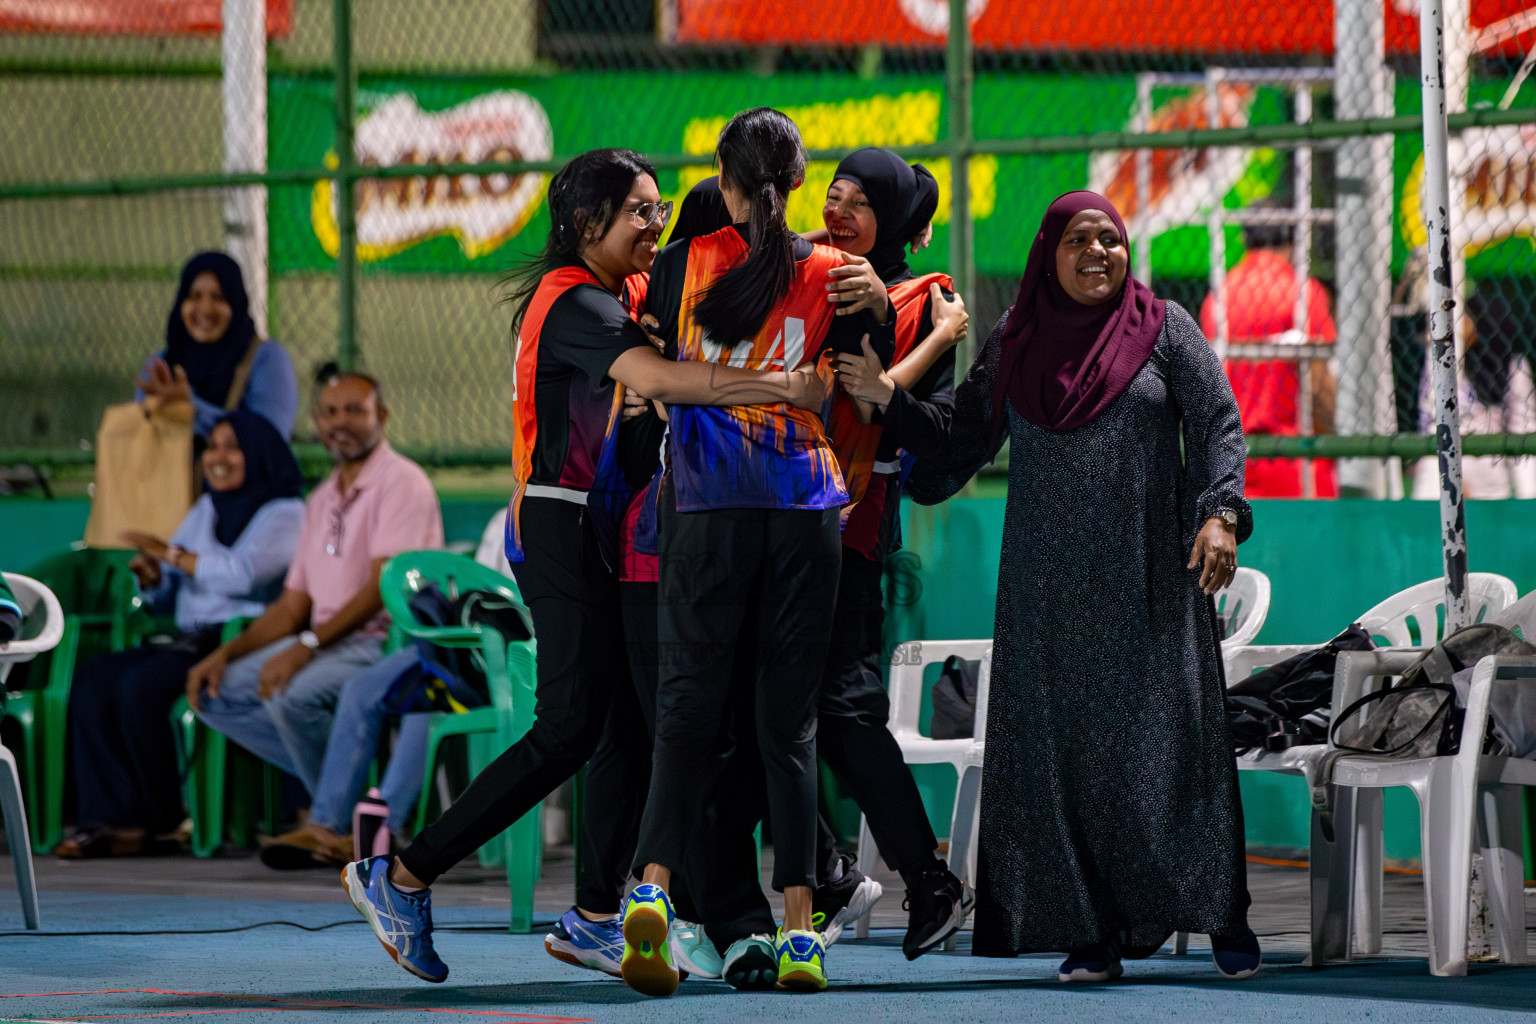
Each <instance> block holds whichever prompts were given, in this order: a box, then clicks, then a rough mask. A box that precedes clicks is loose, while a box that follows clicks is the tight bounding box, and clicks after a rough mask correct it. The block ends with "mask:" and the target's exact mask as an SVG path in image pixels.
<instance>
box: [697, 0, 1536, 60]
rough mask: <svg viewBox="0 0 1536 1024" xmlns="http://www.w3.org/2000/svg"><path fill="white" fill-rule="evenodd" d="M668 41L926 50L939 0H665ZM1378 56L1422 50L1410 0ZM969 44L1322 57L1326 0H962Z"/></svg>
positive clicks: (1490, 2) (1326, 47) (1511, 17)
mask: <svg viewBox="0 0 1536 1024" xmlns="http://www.w3.org/2000/svg"><path fill="white" fill-rule="evenodd" d="M674 2H675V3H676V5H677V7H676V14H677V33H676V41H677V42H681V43H705V44H717V45H719V44H726V45H731V44H738V43H747V44H768V45H780V46H866V45H871V44H876V45H881V46H910V47H925V46H926V47H931V46H935V45H938V44H940V43H942V42H943V40H944V37H945V36H946V35H947V34H948V30H949V2H948V0H838V2H837V3H835V4H825V5H821V4H815V5H812V4H807V3H805V0H674ZM1384 3H1385V5H1386V17H1387V24H1386V29H1387V39H1386V42H1387V52H1388V53H1414V52H1417V50H1418V48H1419V15H1418V3H1417V0H1384ZM1471 9H1472V17H1471V22H1472V30H1473V31H1472V35H1473V46H1474V48H1475V49H1477V50H1478V51H1480V52H1483V53H1494V54H1504V55H1511V56H1520V55H1523V54H1524V53H1525V51H1526V49H1528V48H1529V47H1530V45H1531V43H1532V42H1533V40H1536V6H1532V4H1531V0H1471ZM966 10H967V11H968V13H969V14H970V19H971V31H972V33H973V35H974V38H975V42H976V46H977V47H978V48H980V49H985V50H1017V51H1032V52H1058V53H1074V52H1076V53H1083V52H1117V53H1201V54H1211V55H1221V54H1235V53H1248V54H1256V53H1262V54H1296V55H1304V54H1327V53H1332V52H1333V3H1332V2H1331V0H1223V2H1220V3H1211V2H1210V0H1171V2H1167V3H1153V2H1149V0H1100V2H1099V3H1096V4H1092V5H1089V6H1088V7H1085V6H1084V5H1083V4H1082V3H1080V2H1079V0H967V3H966Z"/></svg>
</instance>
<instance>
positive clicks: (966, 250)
mask: <svg viewBox="0 0 1536 1024" xmlns="http://www.w3.org/2000/svg"><path fill="white" fill-rule="evenodd" d="M973 57H974V55H973V54H972V52H971V23H970V19H969V18H967V17H966V11H965V0H949V42H948V46H947V48H946V50H945V54H944V92H945V99H946V101H947V102H948V105H949V140H948V141H949V276H950V277H952V278H954V281H955V290H956V291H958V292H960V294H961V295H963V296H965V298H966V300H967V301H969V302H970V304H971V306H972V308H975V305H976V296H975V294H974V292H973V290H972V288H973V285H974V284H975V281H976V269H975V268H976V257H975V234H974V225H973V224H972V223H971V144H972V141H973V140H972V138H971V89H972V87H973V85H974V84H975V78H976V69H975V64H974V60H973ZM983 329H985V328H983ZM960 345H961V350H960V352H959V353H957V356H958V359H959V363H960V365H961V366H963V367H968V366H970V365H971V358H972V355H973V353H974V352H975V351H976V348H977V344H976V332H975V331H972V332H970V334H968V335H967V336H966V338H965V339H963V340H962V341H961V342H960Z"/></svg>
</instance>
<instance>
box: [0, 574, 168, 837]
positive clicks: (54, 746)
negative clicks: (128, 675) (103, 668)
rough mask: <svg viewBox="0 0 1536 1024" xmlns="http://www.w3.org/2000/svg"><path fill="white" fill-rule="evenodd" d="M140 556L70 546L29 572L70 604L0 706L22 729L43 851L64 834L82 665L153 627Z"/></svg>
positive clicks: (31, 819)
mask: <svg viewBox="0 0 1536 1024" xmlns="http://www.w3.org/2000/svg"><path fill="white" fill-rule="evenodd" d="M133 554H134V552H132V551H116V550H106V549H100V548H82V549H80V550H71V551H63V552H59V553H58V554H54V555H50V556H48V557H47V558H44V559H43V560H42V561H40V562H38V563H37V564H35V565H33V566H31V567H30V568H28V569H27V570H26V571H25V572H24V573H23V575H26V576H30V577H32V578H33V579H35V580H37V581H38V582H40V583H42V584H43V585H44V586H46V587H48V589H49V590H52V591H53V592H54V594H55V595H57V596H58V599H59V604H60V605H61V606H62V607H63V609H64V636H63V638H62V639H61V640H60V641H59V645H58V646H57V647H55V648H54V649H53V650H52V651H49V652H48V653H46V654H41V655H39V656H38V657H37V658H35V659H34V660H33V661H31V662H28V663H26V664H24V665H18V666H17V667H16V670H15V671H14V672H13V673H12V674H11V678H10V681H9V683H8V687H9V691H10V692H9V694H8V695H7V699H6V701H5V704H4V708H3V710H0V719H10V720H12V721H14V722H15V723H16V725H17V727H18V729H19V731H20V734H21V749H20V750H19V751H17V753H18V755H19V756H18V757H17V761H18V763H19V764H20V766H21V773H22V778H23V781H24V785H25V790H26V805H27V818H28V820H27V827H28V830H29V831H30V832H31V836H32V852H33V853H35V854H45V853H48V852H49V851H50V850H52V849H53V848H54V847H55V846H57V845H58V843H59V840H60V839H62V838H64V773H65V763H64V752H65V748H66V742H67V739H68V735H69V690H70V685H71V683H72V681H73V679H74V675H75V666H76V665H77V664H79V662H80V661H83V660H84V659H86V658H88V657H93V656H95V655H97V654H104V653H107V652H109V651H121V650H124V649H125V648H127V647H128V646H130V645H131V644H134V643H137V642H138V641H139V639H140V637H141V636H142V634H143V633H144V632H145V631H146V630H147V629H148V628H149V626H150V624H151V620H150V619H149V616H148V615H147V614H146V613H145V612H144V611H143V606H142V602H141V601H140V600H139V596H138V591H137V589H136V588H135V586H134V580H133V574H132V573H131V572H129V571H128V560H129V559H130V558H132V557H133Z"/></svg>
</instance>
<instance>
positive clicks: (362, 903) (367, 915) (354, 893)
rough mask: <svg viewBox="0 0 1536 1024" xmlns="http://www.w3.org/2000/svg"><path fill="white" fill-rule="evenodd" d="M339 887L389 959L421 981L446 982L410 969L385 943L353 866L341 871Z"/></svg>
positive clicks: (364, 889) (443, 977)
mask: <svg viewBox="0 0 1536 1024" xmlns="http://www.w3.org/2000/svg"><path fill="white" fill-rule="evenodd" d="M341 885H342V888H344V889H346V890H347V899H348V900H350V901H351V902H352V906H354V907H355V908H357V912H358V913H359V914H362V915H363V920H365V921H367V922H368V927H369V928H372V929H373V937H374V938H376V939H378V940H379V945H381V946H383V947H384V952H386V953H388V954H389V958H390V959H391V960H393V961H394V962H395V963H397V964H399V965H400V966H401V967H404V968H405V969H406V970H407V971H409V972H410V973H412V974H414V975H415V976H416V977H418V978H420V979H421V980H422V981H430V982H431V983H432V984H434V985H438V984H441V983H442V982H444V981H447V980H448V975H446V974H444V975H443V976H442V977H441V978H434V977H432V976H431V975H430V974H423V973H422V972H421V971H419V970H418V969H416V968H415V967H412V966H411V965H410V964H409V963H407V962H406V961H404V960H401V959H400V954H399V952H398V951H396V949H395V947H394V946H391V945H390V944H389V943H388V942H386V941H385V939H384V928H383V926H382V925H381V924H380V923H379V915H378V912H377V911H375V910H374V909H373V904H372V903H370V902H369V901H368V893H367V890H366V888H365V887H364V886H363V883H362V879H360V878H358V876H357V870H356V865H355V864H348V865H347V866H346V867H345V868H344V869H343V870H342V872H341Z"/></svg>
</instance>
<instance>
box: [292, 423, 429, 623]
mask: <svg viewBox="0 0 1536 1024" xmlns="http://www.w3.org/2000/svg"><path fill="white" fill-rule="evenodd" d="M442 546H443V513H442V510H441V509H439V508H438V504H437V492H436V491H435V490H433V489H432V481H430V480H428V479H427V474H426V473H425V472H423V471H422V468H421V467H420V466H418V465H416V463H414V462H412V461H411V460H410V459H408V458H406V457H405V456H404V455H401V454H400V453H399V452H397V451H395V450H394V449H393V448H391V447H390V446H389V442H388V441H380V442H379V445H378V447H377V448H375V449H374V450H373V451H372V452H370V453H369V455H368V459H367V461H366V462H364V463H363V469H362V472H360V473H358V475H357V479H356V480H355V481H353V483H352V489H351V490H350V491H349V492H347V494H345V495H343V494H342V493H341V484H340V483H339V481H338V479H337V473H336V471H334V470H333V471H332V472H331V475H330V476H328V477H326V479H325V482H324V483H322V484H321V485H320V486H319V487H316V488H315V489H314V491H312V492H311V493H310V495H309V500H308V501H307V502H305V505H304V529H303V532H301V533H300V534H299V546H298V549H297V550H296V551H295V552H294V554H293V562H292V563H291V564H290V565H289V566H288V579H287V581H286V582H285V583H284V584H283V585H284V586H285V587H286V588H287V589H289V590H302V591H304V592H305V593H307V594H308V595H309V599H310V602H311V603H312V610H311V612H310V617H309V621H310V624H311V628H314V627H318V626H321V625H324V624H325V623H326V622H329V621H330V620H331V618H333V617H334V616H335V615H336V613H337V612H338V611H340V610H341V609H342V606H343V605H345V604H346V603H347V602H348V601H350V600H352V598H353V596H354V595H355V594H356V593H357V592H358V590H360V589H362V587H363V585H364V584H365V583H367V582H368V577H369V575H370V573H371V572H372V566H373V560H374V559H376V558H393V557H394V556H395V555H398V554H399V553H400V552H402V551H419V550H427V549H433V548H441V547H442ZM388 631H389V616H387V615H385V614H384V613H383V612H380V613H379V615H378V617H377V618H375V619H374V620H373V621H372V622H370V623H368V625H367V626H365V627H364V628H363V629H362V630H361V632H364V633H369V634H374V635H379V636H382V635H383V634H385V633H387V632H388Z"/></svg>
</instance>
